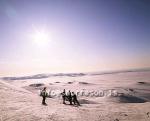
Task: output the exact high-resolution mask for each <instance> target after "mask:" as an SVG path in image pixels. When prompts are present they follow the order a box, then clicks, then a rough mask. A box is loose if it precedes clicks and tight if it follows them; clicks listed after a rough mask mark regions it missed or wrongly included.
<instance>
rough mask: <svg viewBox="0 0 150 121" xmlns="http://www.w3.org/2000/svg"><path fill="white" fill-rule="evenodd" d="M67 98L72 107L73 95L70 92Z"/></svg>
mask: <svg viewBox="0 0 150 121" xmlns="http://www.w3.org/2000/svg"><path fill="white" fill-rule="evenodd" d="M67 97H68V100H69V102H70V105H72V95H71V92H70V90H69V92H68V94H67Z"/></svg>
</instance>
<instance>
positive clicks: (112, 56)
mask: <svg viewBox="0 0 150 121" xmlns="http://www.w3.org/2000/svg"><path fill="white" fill-rule="evenodd" d="M147 67H150V1H149V0H0V76H2V75H20V74H21V75H24V74H36V73H57V72H92V71H107V70H123V69H134V68H147Z"/></svg>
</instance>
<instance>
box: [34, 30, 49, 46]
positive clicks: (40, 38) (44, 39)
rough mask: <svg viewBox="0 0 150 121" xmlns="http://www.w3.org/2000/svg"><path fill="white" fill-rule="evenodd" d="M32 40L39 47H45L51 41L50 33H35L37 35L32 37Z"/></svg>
mask: <svg viewBox="0 0 150 121" xmlns="http://www.w3.org/2000/svg"><path fill="white" fill-rule="evenodd" d="M32 39H33V41H34V42H35V43H36V44H38V45H45V44H48V42H49V41H50V36H49V33H48V32H45V31H35V33H33V35H32Z"/></svg>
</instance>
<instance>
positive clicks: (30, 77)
mask: <svg viewBox="0 0 150 121" xmlns="http://www.w3.org/2000/svg"><path fill="white" fill-rule="evenodd" d="M85 75H86V74H84V73H57V74H37V75H31V76H21V77H3V78H2V79H3V80H26V79H43V78H49V77H63V76H67V77H79V76H85Z"/></svg>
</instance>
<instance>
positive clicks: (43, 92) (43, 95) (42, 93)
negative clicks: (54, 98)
mask: <svg viewBox="0 0 150 121" xmlns="http://www.w3.org/2000/svg"><path fill="white" fill-rule="evenodd" d="M41 96H42V98H43V99H42V104H43V105H47V104H46V102H45V100H46V97H47V96H48V94H47V92H46V87H44V89H43V90H42V91H41Z"/></svg>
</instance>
